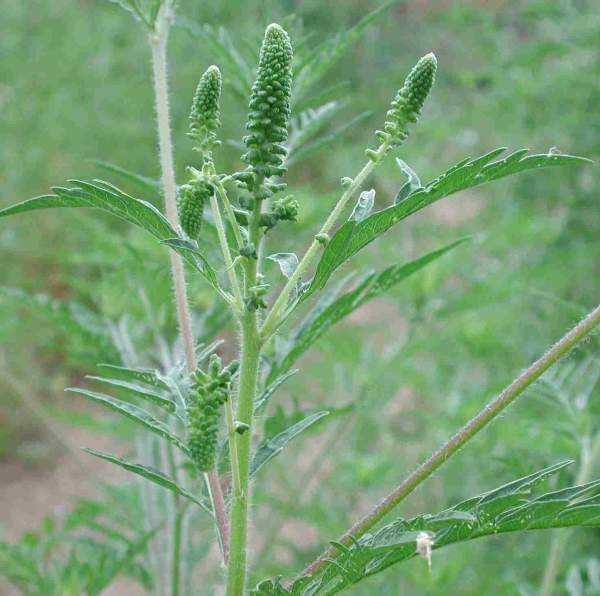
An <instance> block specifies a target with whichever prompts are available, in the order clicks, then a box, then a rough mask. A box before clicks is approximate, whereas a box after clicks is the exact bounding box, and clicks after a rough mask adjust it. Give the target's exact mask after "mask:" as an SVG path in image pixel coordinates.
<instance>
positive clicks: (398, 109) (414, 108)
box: [376, 53, 437, 147]
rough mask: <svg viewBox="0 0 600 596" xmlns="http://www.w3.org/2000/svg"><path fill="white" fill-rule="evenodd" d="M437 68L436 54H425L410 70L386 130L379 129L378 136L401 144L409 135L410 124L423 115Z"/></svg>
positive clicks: (391, 142) (392, 143)
mask: <svg viewBox="0 0 600 596" xmlns="http://www.w3.org/2000/svg"><path fill="white" fill-rule="evenodd" d="M436 70H437V60H436V57H435V55H434V54H432V53H430V54H427V55H426V56H423V57H422V58H421V59H420V60H419V61H418V62H417V64H416V65H415V66H414V67H413V69H412V70H411V71H410V73H409V75H408V76H407V77H406V80H405V81H404V85H403V86H402V88H401V89H400V90H399V91H398V93H397V94H396V97H395V98H394V100H393V101H392V105H391V107H390V110H389V111H388V113H387V117H386V121H385V125H384V130H382V131H381V130H380V131H377V133H376V134H377V138H378V139H379V140H380V141H381V142H387V144H388V145H389V146H390V147H391V146H395V145H400V144H402V142H403V141H404V140H405V139H406V137H407V136H408V125H409V124H410V123H413V122H416V121H417V119H418V118H419V116H420V115H421V110H422V108H423V104H424V103H425V100H426V99H427V96H428V95H429V92H430V91H431V87H432V86H433V82H434V80H435V72H436Z"/></svg>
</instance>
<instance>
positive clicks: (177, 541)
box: [171, 509, 183, 596]
mask: <svg viewBox="0 0 600 596" xmlns="http://www.w3.org/2000/svg"><path fill="white" fill-rule="evenodd" d="M182 523H183V513H182V512H181V511H179V509H177V510H176V511H175V520H174V522H173V557H172V560H171V596H179V583H180V570H181V528H182Z"/></svg>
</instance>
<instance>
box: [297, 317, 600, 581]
mask: <svg viewBox="0 0 600 596" xmlns="http://www.w3.org/2000/svg"><path fill="white" fill-rule="evenodd" d="M598 325H600V305H599V306H597V307H596V308H595V309H594V310H593V311H592V312H590V313H589V314H588V315H587V317H586V318H585V319H583V320H582V321H581V322H580V323H578V324H577V325H576V326H575V327H574V328H573V329H571V330H570V331H569V332H568V333H567V334H565V335H564V336H563V337H562V338H561V339H560V340H559V341H558V342H556V343H555V344H554V345H553V346H552V347H551V348H550V349H549V350H548V351H547V352H546V353H545V354H544V355H543V356H542V357H541V358H539V359H538V360H536V361H535V362H534V363H533V364H532V365H531V366H530V367H529V368H528V369H527V370H525V371H524V372H523V373H521V374H520V375H519V376H518V377H517V378H516V379H515V380H514V381H513V382H512V383H511V384H510V385H508V387H506V388H505V389H504V390H503V391H502V393H500V394H499V395H498V396H497V397H495V398H494V399H493V400H492V401H491V402H489V403H488V404H487V405H486V406H485V407H484V408H483V409H482V410H481V411H480V412H479V413H478V414H477V415H476V416H474V417H473V418H471V420H469V422H467V424H465V426H463V427H462V428H461V429H460V430H459V431H458V432H457V433H456V434H455V435H454V436H453V437H452V438H451V439H450V440H448V441H447V442H446V443H445V444H444V445H442V446H441V447H440V448H439V449H438V450H437V451H435V452H434V453H433V454H432V455H431V457H429V459H428V460H427V461H425V462H424V463H423V464H421V465H420V466H419V467H418V468H417V469H416V470H415V471H414V472H413V473H412V474H410V475H409V476H408V477H407V478H406V479H405V480H403V481H402V482H401V483H400V484H399V485H398V486H397V487H396V488H395V489H394V490H393V491H392V492H391V493H390V494H389V495H387V496H386V497H385V498H384V499H383V500H382V501H381V502H380V503H379V504H378V505H377V506H376V507H375V508H374V509H372V510H371V511H370V512H369V513H367V514H366V515H365V516H364V517H363V518H362V519H360V520H359V521H358V522H356V523H355V524H354V525H353V526H352V527H351V528H350V529H349V530H348V531H346V532H345V533H344V534H342V536H340V537H339V538H338V539H337V542H340V543H342V544H345V545H348V544H350V543H351V537H352V538H354V539H357V538H360V536H362V535H363V534H364V533H365V532H368V531H369V530H370V529H371V528H372V527H373V526H374V525H375V524H376V523H378V522H379V521H380V520H381V519H382V518H383V517H384V516H385V515H386V514H387V513H389V512H390V511H391V510H392V509H393V508H394V507H396V506H397V505H398V504H399V503H401V502H402V501H403V500H404V499H405V498H406V497H407V496H408V495H410V494H411V493H412V492H413V491H414V490H415V489H416V488H417V487H418V486H419V485H420V484H422V483H423V482H424V481H425V480H426V479H427V478H429V476H431V474H433V472H435V471H436V470H437V469H438V468H439V467H440V466H442V464H444V463H445V462H446V461H447V460H448V459H450V457H452V456H453V455H454V454H455V453H456V452H457V451H458V450H459V449H460V448H461V447H462V446H463V445H465V444H466V443H467V442H468V441H470V440H471V439H472V438H473V437H474V436H475V435H476V434H477V433H478V432H479V431H480V430H482V429H483V428H484V427H485V426H487V425H488V424H489V423H490V422H491V421H492V420H493V419H494V418H496V416H498V414H500V413H501V412H502V411H503V410H504V409H505V408H507V407H508V406H509V405H510V404H511V403H512V402H513V401H514V400H515V399H516V398H517V397H519V395H521V394H522V393H523V392H524V391H525V389H527V387H529V386H530V385H531V384H532V383H533V382H534V381H536V380H537V379H538V378H539V377H540V376H541V375H542V374H543V373H544V372H545V371H547V370H548V369H549V368H550V367H551V366H552V365H553V364H555V363H556V362H558V360H560V359H561V358H562V357H563V356H565V355H566V354H567V353H568V352H569V351H570V350H571V349H572V348H573V347H575V346H576V345H577V344H578V343H580V342H581V341H583V340H584V339H585V338H586V337H587V336H588V335H589V334H590V333H592V331H594V329H595V328H596V327H598ZM336 552H337V550H336V549H335V548H334V547H330V548H328V549H327V550H326V551H325V552H324V553H323V554H322V555H320V556H319V557H318V558H317V559H315V560H314V561H313V562H312V563H311V564H310V565H308V567H306V569H304V571H303V572H302V573H301V575H311V574H314V573H315V572H317V571H319V570H320V569H321V568H322V567H323V566H324V565H325V564H326V562H327V559H329V558H334V557H335V556H336Z"/></svg>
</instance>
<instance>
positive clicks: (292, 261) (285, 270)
mask: <svg viewBox="0 0 600 596" xmlns="http://www.w3.org/2000/svg"><path fill="white" fill-rule="evenodd" d="M267 259H269V260H270V261H274V262H275V263H277V264H278V265H279V269H280V270H281V273H282V274H283V275H284V277H286V278H287V279H289V278H290V277H292V275H293V273H294V271H296V267H298V257H297V256H296V255H295V254H294V253H293V252H278V253H277V254H274V255H269V256H268V257H267Z"/></svg>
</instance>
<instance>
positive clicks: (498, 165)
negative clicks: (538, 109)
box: [302, 148, 589, 300]
mask: <svg viewBox="0 0 600 596" xmlns="http://www.w3.org/2000/svg"><path fill="white" fill-rule="evenodd" d="M504 151H505V149H504V148H501V149H495V150H494V151H490V152H489V153H487V154H486V155H483V156H482V157H479V158H477V159H472V160H471V159H467V160H463V161H462V162H460V163H458V164H457V165H455V166H453V167H452V168H450V169H449V170H448V171H447V172H446V173H444V174H443V175H442V176H440V177H439V178H436V179H435V180H433V181H432V182H430V183H429V184H427V185H426V186H425V188H421V189H418V190H416V191H414V192H412V193H411V194H409V195H408V196H407V197H406V198H405V199H404V200H403V201H402V202H400V203H398V204H397V205H392V206H390V207H388V208H386V209H383V210H382V211H377V212H376V213H373V214H371V215H370V216H369V217H367V218H366V219H364V220H362V221H360V222H356V221H352V220H349V221H347V222H346V223H344V224H343V225H342V226H340V228H339V229H338V230H337V232H336V233H335V234H334V235H333V237H332V238H331V240H330V241H329V243H328V244H327V247H326V248H325V250H324V251H323V254H322V256H321V259H320V261H319V263H318V264H317V270H316V273H315V276H314V278H313V280H312V282H311V285H310V287H309V289H308V290H307V291H306V292H305V293H304V294H303V296H302V300H306V299H307V298H308V297H309V296H311V295H312V294H314V292H316V291H318V290H320V289H321V288H323V287H324V286H325V284H326V283H327V281H328V280H329V278H330V277H331V275H332V274H333V272H334V271H335V270H336V269H337V268H338V267H340V265H342V264H343V263H344V262H345V261H347V260H348V259H349V258H350V257H352V256H353V255H355V254H356V253H357V252H358V251H359V250H361V249H362V248H364V247H365V246H367V244H369V243H371V242H373V240H375V239H376V238H378V237H379V236H381V235H382V234H383V233H385V232H386V231H387V230H389V229H390V228H391V227H392V226H394V225H395V224H397V223H398V222H400V221H402V220H403V219H405V218H407V217H409V216H410V215H413V214H414V213H417V212H418V211H420V210H421V209H424V208H425V207H427V206H428V205H431V204H432V203H435V202H436V201H439V200H440V199H442V198H444V197H447V196H449V195H451V194H454V193H456V192H459V191H461V190H465V189H466V188H473V187H476V186H480V185H482V184H485V183H487V182H491V181H492V180H498V179H500V178H504V177H506V176H510V175H512V174H516V173H518V172H523V171H526V170H532V169H538V168H542V167H554V166H564V165H571V164H574V163H585V162H588V161H589V160H587V159H584V158H582V157H575V156H573V155H562V154H556V153H552V152H551V153H547V154H540V155H528V156H525V154H526V152H527V151H526V150H525V149H522V150H520V151H516V152H515V153H512V154H511V155H509V156H508V157H506V158H505V159H502V160H499V161H496V162H493V163H490V162H492V160H493V159H494V158H495V157H497V156H498V155H500V154H501V153H503V152H504Z"/></svg>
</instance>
